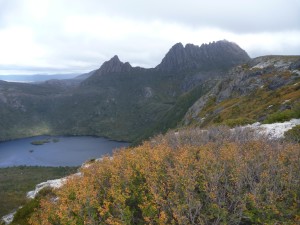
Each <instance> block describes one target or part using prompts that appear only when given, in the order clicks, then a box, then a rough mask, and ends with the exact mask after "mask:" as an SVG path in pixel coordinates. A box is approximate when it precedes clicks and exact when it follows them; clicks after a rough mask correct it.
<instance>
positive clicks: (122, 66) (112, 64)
mask: <svg viewBox="0 0 300 225" xmlns="http://www.w3.org/2000/svg"><path fill="white" fill-rule="evenodd" d="M131 68H132V67H131V65H130V64H129V63H128V62H126V63H123V62H121V61H120V59H119V57H118V56H117V55H115V56H114V57H112V58H111V59H110V60H108V61H106V62H104V63H103V64H102V66H101V67H100V69H99V70H100V72H101V74H103V73H119V72H128V71H130V69H131Z"/></svg>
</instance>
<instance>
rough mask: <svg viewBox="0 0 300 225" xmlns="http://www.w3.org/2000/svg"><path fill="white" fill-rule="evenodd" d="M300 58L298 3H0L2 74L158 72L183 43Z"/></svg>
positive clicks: (129, 0) (88, 0)
mask: <svg viewBox="0 0 300 225" xmlns="http://www.w3.org/2000/svg"><path fill="white" fill-rule="evenodd" d="M223 39H226V40H228V41H232V42H235V43H237V44H238V45H239V46H240V47H242V48H243V49H245V50H246V51H247V52H248V54H249V55H250V57H256V56H260V55H267V54H284V55H300V0H209V1H208V0H151V1H143V0H0V74H35V73H68V72H70V73H71V72H79V73H80V72H88V71H90V70H93V69H97V68H98V67H100V65H101V64H102V63H103V62H104V61H106V60H108V59H110V58H111V57H113V56H114V55H118V56H119V58H120V59H121V60H122V61H124V62H125V61H128V62H130V63H131V65H133V66H142V67H154V66H156V65H157V64H158V63H160V61H161V59H162V58H163V57H164V55H165V54H166V52H167V51H168V50H169V49H170V47H171V46H172V45H174V44H175V43H177V42H182V43H183V44H186V43H193V44H196V45H201V44H202V43H209V42H212V41H217V40H223Z"/></svg>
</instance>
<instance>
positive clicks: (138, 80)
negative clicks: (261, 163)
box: [0, 40, 300, 142]
mask: <svg viewBox="0 0 300 225" xmlns="http://www.w3.org/2000/svg"><path fill="white" fill-rule="evenodd" d="M299 62H300V57H299V56H293V57H292V56H291V57H288V56H266V57H259V58H256V59H250V57H249V56H248V54H247V53H246V52H245V51H244V50H243V49H241V48H240V47H239V46H238V45H237V44H235V43H232V42H229V41H225V40H223V41H217V42H213V43H209V44H203V45H201V46H196V45H193V44H187V45H185V46H183V45H182V44H181V43H177V44H175V45H174V46H173V47H172V48H171V49H170V50H169V51H168V52H167V54H166V55H165V57H164V58H163V59H162V61H161V63H160V64H159V65H157V66H156V67H154V68H150V69H145V68H141V67H133V66H131V65H130V64H129V63H128V62H125V63H124V62H121V61H120V59H119V57H118V56H114V57H112V58H111V59H110V60H108V61H106V62H104V63H103V64H102V66H101V67H100V68H99V69H97V70H94V71H91V72H90V73H87V74H83V75H80V76H78V77H77V78H74V79H68V80H49V81H45V82H42V83H34V84H25V83H11V82H4V81H0V118H1V119H0V139H1V140H8V139H14V138H20V137H27V136H34V135H41V134H50V135H97V136H106V137H109V138H111V139H115V140H124V141H129V142H137V141H141V140H144V139H145V138H147V137H150V136H152V135H155V134H157V133H160V132H165V131H166V130H168V129H170V128H175V127H177V126H187V125H188V126H190V125H199V126H206V125H212V124H215V123H224V124H230V122H231V123H238V122H239V121H241V120H242V123H246V122H249V121H250V122H252V121H263V120H264V119H266V118H267V116H268V115H267V114H266V112H269V113H275V112H277V111H278V110H279V111H280V110H282V111H284V110H285V109H289V108H290V109H291V108H293V109H294V107H296V106H297V104H298V102H299V98H300V96H298V94H299V89H297V87H298V86H297V85H298V84H297V82H298V80H299V73H300V72H299V64H300V63H299ZM293 85H295V86H293ZM262 86H263V88H262ZM291 86H293V87H294V89H291ZM284 88H286V89H288V90H289V91H287V90H286V91H285V92H284V93H286V94H283V93H279V94H281V95H282V96H284V95H288V96H289V95H293V97H292V98H291V99H290V100H289V101H287V102H286V103H285V104H284V105H286V106H285V107H286V108H281V105H280V104H281V102H280V101H279V100H278V101H275V100H274V104H273V106H272V107H270V108H269V111H265V108H263V107H269V105H271V103H270V104H269V103H268V101H270V98H271V97H269V98H268V97H265V96H269V95H270V93H277V92H280V91H279V90H282V89H284ZM296 89H297V90H296ZM258 91H260V92H258ZM256 95H261V96H260V97H262V98H264V101H265V103H264V105H263V106H261V108H260V110H258V112H257V113H256V111H255V110H254V108H253V107H252V108H251V107H250V108H249V107H248V111H249V112H248V111H247V112H248V114H243V112H244V107H245V106H246V105H247V102H249V101H250V100H251V99H253V98H254V97H255V99H257V97H259V96H256ZM288 96H285V97H288ZM249 99H250V100H249ZM282 99H283V98H282ZM282 99H281V100H282ZM255 104H256V105H259V104H257V103H255V102H253V106H256V105H255ZM267 104H269V105H267ZM266 105H267V106H266ZM282 107H283V106H282ZM233 109H234V110H235V111H234V112H232V110H233ZM247 119H249V120H248V121H247ZM228 121H229V122H228Z"/></svg>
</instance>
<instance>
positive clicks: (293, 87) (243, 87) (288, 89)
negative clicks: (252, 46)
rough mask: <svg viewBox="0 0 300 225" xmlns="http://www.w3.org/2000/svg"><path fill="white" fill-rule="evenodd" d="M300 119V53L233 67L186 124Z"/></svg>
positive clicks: (188, 117)
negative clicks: (299, 54)
mask: <svg viewBox="0 0 300 225" xmlns="http://www.w3.org/2000/svg"><path fill="white" fill-rule="evenodd" d="M293 117H295V118H300V56H263V57H258V58H255V59H253V60H251V61H249V62H248V63H246V64H243V65H241V66H238V67H235V68H234V69H232V70H231V71H230V72H229V74H228V78H227V79H224V80H223V81H222V82H220V83H219V84H218V85H217V86H216V87H215V88H214V89H212V90H211V91H210V92H209V93H208V94H207V95H205V96H203V97H201V98H200V99H199V100H198V101H197V102H195V104H194V105H193V106H192V107H191V108H190V110H189V111H188V113H187V114H186V115H185V118H184V121H183V123H184V124H185V125H200V126H208V125H211V124H215V123H218V124H226V125H230V126H235V125H242V124H247V123H251V122H255V121H259V122H265V123H268V122H277V121H284V120H289V119H291V118H293Z"/></svg>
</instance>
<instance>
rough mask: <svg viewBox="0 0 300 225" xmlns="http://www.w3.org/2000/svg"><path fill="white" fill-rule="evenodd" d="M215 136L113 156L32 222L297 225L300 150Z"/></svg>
mask: <svg viewBox="0 0 300 225" xmlns="http://www.w3.org/2000/svg"><path fill="white" fill-rule="evenodd" d="M221 130H222V132H224V130H223V128H222V129H221ZM186 132H188V131H186ZM214 132H215V131H214ZM215 133H216V134H217V136H216V137H219V138H218V140H214V141H211V140H210V138H211V137H210V138H206V139H205V138H204V137H201V138H202V139H203V140H202V142H201V143H200V142H199V143H198V142H197V141H193V140H192V139H190V141H188V140H184V138H188V137H189V136H190V135H191V134H190V135H187V134H188V133H186V134H184V135H183V134H176V135H173V136H172V135H171V134H169V136H168V135H166V136H164V137H158V138H156V139H153V140H152V141H150V142H146V143H144V144H143V145H141V146H139V147H135V148H129V149H122V150H119V151H116V152H115V153H114V155H113V157H112V158H110V157H104V158H103V160H101V161H99V162H95V163H93V164H92V165H91V166H90V167H88V168H82V169H81V172H82V176H80V177H73V178H71V179H69V180H68V181H67V183H66V184H65V185H64V186H63V187H62V188H60V189H58V190H55V194H56V196H57V197H56V198H54V197H53V196H52V197H48V198H44V199H43V200H41V202H40V206H39V208H38V209H37V211H36V212H35V213H34V215H33V216H32V217H31V218H30V224H32V225H37V224H43V225H48V224H49V225H50V224H70V225H71V224H74V225H75V224H89V225H92V224H299V223H300V188H299V187H300V173H299V171H300V146H299V145H297V144H288V143H280V142H275V141H268V140H264V139H255V138H253V137H251V138H240V139H238V140H237V138H236V137H231V136H230V135H229V134H228V133H227V134H226V133H224V134H220V133H218V132H215ZM201 135H203V134H201ZM201 135H200V136H201ZM205 135H206V134H205ZM198 136H199V135H198ZM200 136H199V138H200ZM250 136H251V135H250ZM250 136H249V135H246V136H244V137H250ZM195 137H196V135H195V134H194V138H195ZM201 138H200V139H201ZM204 140H206V141H204Z"/></svg>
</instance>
